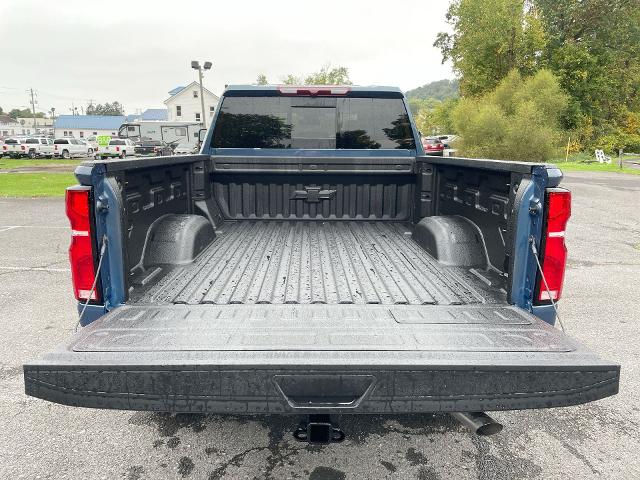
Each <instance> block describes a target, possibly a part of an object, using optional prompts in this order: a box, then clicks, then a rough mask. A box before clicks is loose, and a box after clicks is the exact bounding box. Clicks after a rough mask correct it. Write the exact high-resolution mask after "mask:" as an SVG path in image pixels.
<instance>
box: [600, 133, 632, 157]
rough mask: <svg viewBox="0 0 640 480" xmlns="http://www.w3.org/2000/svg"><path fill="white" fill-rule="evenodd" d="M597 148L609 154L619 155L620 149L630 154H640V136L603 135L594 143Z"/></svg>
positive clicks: (622, 134)
mask: <svg viewBox="0 0 640 480" xmlns="http://www.w3.org/2000/svg"><path fill="white" fill-rule="evenodd" d="M594 145H595V148H600V149H602V150H604V151H605V152H607V153H609V154H614V155H615V154H617V153H618V150H619V149H622V150H623V151H625V152H630V153H640V135H634V134H631V133H625V132H617V133H613V134H610V135H603V136H602V137H600V138H598V139H597V140H596V142H595V143H594Z"/></svg>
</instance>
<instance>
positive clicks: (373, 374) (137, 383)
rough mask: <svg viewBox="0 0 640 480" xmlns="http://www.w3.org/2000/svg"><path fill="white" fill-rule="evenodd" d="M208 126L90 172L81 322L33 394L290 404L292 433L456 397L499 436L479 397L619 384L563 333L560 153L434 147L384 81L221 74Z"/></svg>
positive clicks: (514, 397) (122, 402) (86, 400)
mask: <svg viewBox="0 0 640 480" xmlns="http://www.w3.org/2000/svg"><path fill="white" fill-rule="evenodd" d="M202 133H205V132H204V131H203V132H202ZM201 137H202V142H203V143H202V148H201V150H200V153H199V154H197V155H186V156H184V155H182V156H169V157H158V158H146V159H136V160H128V159H124V160H113V161H85V162H83V163H82V164H81V165H80V166H79V167H78V168H77V169H76V172H75V174H76V177H77V179H78V182H79V184H78V185H77V186H74V187H70V188H69V189H68V190H67V192H66V211H67V215H68V217H69V220H70V224H71V232H72V234H71V235H72V236H71V247H70V259H71V271H72V282H73V290H74V293H75V297H76V299H77V300H78V308H79V311H80V312H81V313H80V315H81V318H80V323H81V324H82V325H83V327H84V328H82V329H81V330H80V331H79V332H78V333H76V334H75V335H74V336H73V337H71V338H70V339H69V341H68V342H66V343H64V344H63V345H60V346H59V347H57V348H56V349H55V350H54V351H52V352H51V353H48V354H46V355H45V356H44V357H43V358H41V359H39V360H34V361H30V362H29V363H27V364H25V365H24V381H25V389H26V392H27V394H29V395H32V396H34V397H39V398H42V399H46V400H49V401H53V402H58V403H62V404H67V405H75V406H83V407H94V408H114V409H132V410H154V411H166V412H204V413H206V412H209V413H225V414H256V413H263V414H264V413H269V414H282V415H285V414H287V415H291V414H297V415H300V416H301V417H302V421H301V423H300V425H299V426H298V428H297V429H295V433H294V435H295V438H296V439H298V440H301V441H309V442H312V443H328V442H332V441H339V440H341V439H342V438H344V432H341V431H340V430H339V427H338V426H336V425H335V423H334V420H332V419H331V417H330V415H333V414H347V413H353V414H399V413H414V414H415V413H423V412H424V413H426V412H451V413H452V414H453V415H454V416H456V418H458V419H459V420H461V421H462V422H463V423H465V424H466V425H468V426H471V427H472V428H473V429H474V431H476V432H477V433H481V434H490V433H495V432H497V431H498V430H499V428H497V427H499V425H497V423H496V422H495V421H493V420H492V419H491V418H490V417H488V416H487V415H486V414H484V413H482V412H483V411H496V410H513V409H537V408H548V407H562V406H567V405H575V404H581V403H586V402H590V401H593V400H597V399H600V398H603V397H607V396H610V395H614V394H616V393H617V391H618V381H619V373H620V367H619V365H617V364H615V363H613V362H610V361H607V360H603V359H601V358H599V357H598V356H597V355H596V354H594V353H593V352H591V351H590V350H588V349H587V348H586V347H584V346H582V345H581V344H580V343H578V342H577V341H575V340H574V339H572V338H570V337H569V336H567V335H565V334H564V333H563V332H561V331H560V330H559V329H557V328H555V327H554V326H553V325H554V323H555V319H556V310H555V307H556V302H558V301H559V300H560V297H561V292H562V283H563V277H564V268H565V261H566V255H567V253H566V248H565V243H564V231H565V225H566V223H567V221H568V219H569V216H570V211H571V203H570V202H571V196H570V192H569V191H567V190H565V189H563V188H561V187H560V183H561V180H562V173H561V172H560V170H558V169H557V168H556V167H554V166H552V165H548V164H540V163H523V162H512V161H496V160H483V159H467V158H451V157H433V156H426V155H424V151H423V147H422V145H421V142H420V137H419V134H418V131H417V130H416V126H415V124H414V122H413V119H412V117H411V116H410V113H409V109H408V108H407V102H406V99H405V98H404V96H403V94H402V92H401V91H400V90H398V89H396V88H391V87H334V86H331V87H291V86H282V87H277V86H229V87H227V88H226V90H225V92H224V94H223V96H222V98H221V102H220V108H219V109H218V110H217V112H216V114H215V116H214V119H213V122H212V125H211V127H210V128H209V130H208V132H206V136H205V135H201ZM538 262H539V264H540V265H538Z"/></svg>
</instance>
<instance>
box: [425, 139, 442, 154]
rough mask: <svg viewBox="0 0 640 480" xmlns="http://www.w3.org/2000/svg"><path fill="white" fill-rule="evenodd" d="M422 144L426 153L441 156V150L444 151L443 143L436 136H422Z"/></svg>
mask: <svg viewBox="0 0 640 480" xmlns="http://www.w3.org/2000/svg"><path fill="white" fill-rule="evenodd" d="M422 146H423V147H424V153H426V154H427V155H438V156H442V152H444V143H442V142H441V141H440V140H439V139H438V138H436V137H422Z"/></svg>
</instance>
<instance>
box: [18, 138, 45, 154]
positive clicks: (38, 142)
mask: <svg viewBox="0 0 640 480" xmlns="http://www.w3.org/2000/svg"><path fill="white" fill-rule="evenodd" d="M19 154H20V156H21V157H29V158H51V157H53V140H52V139H50V138H48V137H30V138H25V139H24V140H23V141H22V143H21V144H20V150H19Z"/></svg>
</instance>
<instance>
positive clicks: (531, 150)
mask: <svg viewBox="0 0 640 480" xmlns="http://www.w3.org/2000/svg"><path fill="white" fill-rule="evenodd" d="M567 104H568V96H567V95H566V94H565V93H564V92H563V91H562V88H561V87H560V82H559V80H558V78H557V77H556V76H555V75H554V74H553V73H551V72H550V71H549V70H544V69H543V70H540V71H539V72H538V73H536V74H535V75H533V76H530V77H528V78H523V77H522V75H520V73H519V72H518V71H517V70H516V69H514V70H512V71H511V72H510V73H509V74H508V75H507V77H506V78H505V79H503V80H502V81H501V82H500V83H499V84H498V86H497V87H496V88H495V89H494V90H493V91H491V92H488V93H486V94H485V95H483V96H478V97H464V98H462V99H461V100H460V101H459V103H458V105H457V106H456V107H455V108H454V110H453V112H452V115H451V117H452V119H453V123H454V125H455V128H456V131H457V133H459V134H460V135H461V139H460V141H459V143H458V144H457V145H456V147H457V148H458V149H459V151H460V153H461V154H462V155H464V156H469V157H485V158H487V157H490V158H498V159H510V160H536V161H546V160H548V159H550V158H551V157H552V156H554V154H556V153H557V151H558V147H559V141H560V138H561V137H560V118H561V116H562V114H563V113H564V111H565V109H566V107H567Z"/></svg>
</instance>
